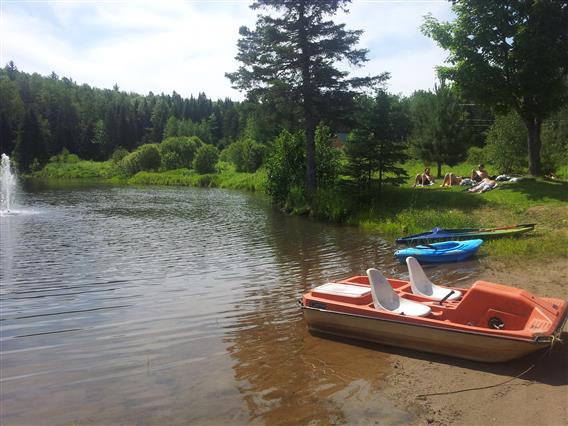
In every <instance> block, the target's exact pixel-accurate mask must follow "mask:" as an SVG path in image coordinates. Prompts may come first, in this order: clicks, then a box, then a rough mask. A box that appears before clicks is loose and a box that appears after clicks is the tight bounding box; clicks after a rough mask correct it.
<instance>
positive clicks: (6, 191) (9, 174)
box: [0, 154, 16, 213]
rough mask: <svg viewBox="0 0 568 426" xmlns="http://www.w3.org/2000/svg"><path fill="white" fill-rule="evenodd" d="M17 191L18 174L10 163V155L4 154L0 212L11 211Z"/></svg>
mask: <svg viewBox="0 0 568 426" xmlns="http://www.w3.org/2000/svg"><path fill="white" fill-rule="evenodd" d="M15 192H16V174H15V173H14V171H13V170H12V167H11V165H10V157H8V156H7V155H6V154H2V165H1V169H0V213H10V211H11V209H12V208H13V207H14V195H15Z"/></svg>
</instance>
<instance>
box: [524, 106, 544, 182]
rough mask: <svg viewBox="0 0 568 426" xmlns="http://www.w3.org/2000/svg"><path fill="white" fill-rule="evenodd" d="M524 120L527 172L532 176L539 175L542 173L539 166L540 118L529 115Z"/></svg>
mask: <svg viewBox="0 0 568 426" xmlns="http://www.w3.org/2000/svg"><path fill="white" fill-rule="evenodd" d="M524 122H525V126H527V133H528V138H527V142H528V153H529V173H530V174H531V175H533V176H540V175H541V174H542V169H541V167H540V147H541V142H540V129H541V125H542V120H540V119H539V118H535V117H530V118H526V119H525V120H524Z"/></svg>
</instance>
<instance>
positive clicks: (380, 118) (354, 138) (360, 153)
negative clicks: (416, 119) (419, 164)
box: [345, 90, 410, 191]
mask: <svg viewBox="0 0 568 426" xmlns="http://www.w3.org/2000/svg"><path fill="white" fill-rule="evenodd" d="M360 103H361V106H360V111H359V113H358V114H357V116H358V124H357V127H356V128H355V129H354V130H353V131H352V132H351V133H350V134H349V137H348V138H347V143H346V147H345V148H346V149H345V153H346V155H347V160H348V165H347V173H348V174H349V175H350V176H352V177H353V178H355V181H357V182H358V183H360V184H362V185H364V186H365V187H366V189H367V190H369V189H370V185H371V180H372V177H373V174H374V173H375V172H378V173H379V176H378V177H379V191H380V190H381V188H382V184H383V181H390V182H393V183H395V184H397V183H401V182H402V180H404V179H405V178H406V177H407V176H406V172H405V171H404V169H402V168H400V167H398V164H400V163H403V162H404V161H405V160H406V158H407V156H406V154H405V153H404V150H405V148H406V144H405V139H406V138H407V136H408V134H409V130H410V122H409V118H408V115H407V114H406V113H405V111H404V107H403V106H402V104H401V102H400V99H399V98H398V97H397V96H393V95H389V94H388V93H386V92H385V91H384V90H380V91H378V92H377V96H376V97H375V98H374V99H373V98H369V97H365V98H362V99H361V101H360ZM387 175H390V177H386V176H387Z"/></svg>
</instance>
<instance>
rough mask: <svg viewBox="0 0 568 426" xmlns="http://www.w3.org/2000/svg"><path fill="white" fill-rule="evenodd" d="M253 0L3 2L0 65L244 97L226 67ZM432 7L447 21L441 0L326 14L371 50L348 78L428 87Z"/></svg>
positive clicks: (103, 84) (145, 87) (378, 0)
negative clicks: (425, 25)
mask: <svg viewBox="0 0 568 426" xmlns="http://www.w3.org/2000/svg"><path fill="white" fill-rule="evenodd" d="M251 3H252V2H251V1H250V0H154V1H150V0H82V1H81V0H0V64H1V66H4V65H5V64H6V63H8V62H9V61H14V63H15V64H16V66H17V67H18V69H19V70H21V71H24V72H27V73H34V72H37V73H39V74H41V75H49V74H51V73H52V72H55V73H56V74H58V75H59V76H60V77H68V78H71V79H73V80H74V81H76V82H77V83H79V84H83V83H86V84H88V85H90V86H93V87H98V88H112V87H113V86H114V85H115V84H117V85H118V86H119V88H120V90H123V91H127V92H136V93H140V94H144V95H146V94H148V92H150V91H152V92H154V93H155V94H158V93H165V94H171V93H172V92H173V91H176V92H177V93H179V94H180V95H182V96H183V97H189V96H191V95H194V96H197V95H198V94H199V93H200V92H204V93H205V94H206V95H207V96H208V97H209V98H212V99H223V98H226V97H229V98H231V99H233V100H242V99H243V98H244V94H243V93H242V92H239V91H237V90H235V89H233V88H231V84H230V82H229V80H228V79H227V78H226V77H225V72H232V71H235V70H236V69H237V68H238V66H239V63H238V62H237V61H236V60H235V59H234V58H235V56H236V54H237V40H238V37H239V35H238V30H239V27H240V26H242V25H245V26H248V27H249V28H254V26H255V22H256V13H257V12H256V11H253V10H251V9H250V8H249V6H250V4H251ZM428 13H431V14H432V15H433V16H434V17H436V18H438V19H440V20H442V21H448V20H451V16H452V15H451V11H450V5H449V2H447V1H444V0H439V1H438V0H430V1H427V0H424V1H421V0H398V1H396V0H354V1H353V2H352V4H351V5H350V6H349V14H344V13H341V14H338V15H336V16H335V17H333V19H334V21H335V22H336V23H346V25H347V29H351V30H363V31H364V33H363V35H362V37H361V39H360V43H359V45H358V47H361V48H366V49H368V50H369V54H368V59H369V61H368V62H367V63H365V65H364V66H363V67H362V68H355V69H351V68H347V70H349V71H351V72H352V75H355V76H363V75H365V76H366V75H376V74H380V73H382V72H385V71H388V72H390V73H391V79H390V81H389V84H388V90H389V91H390V92H391V93H396V94H402V95H410V94H411V93H412V92H413V91H415V90H419V89H424V90H427V89H432V88H433V87H434V83H435V82H436V77H435V67H436V66H437V65H441V64H442V63H443V62H444V59H445V58H446V56H447V54H446V53H445V52H444V51H443V50H441V49H440V48H439V47H437V46H436V44H435V43H434V41H432V40H431V39H429V38H427V37H425V36H424V35H423V34H422V33H421V32H420V26H421V24H422V22H423V17H424V16H425V15H426V14H428Z"/></svg>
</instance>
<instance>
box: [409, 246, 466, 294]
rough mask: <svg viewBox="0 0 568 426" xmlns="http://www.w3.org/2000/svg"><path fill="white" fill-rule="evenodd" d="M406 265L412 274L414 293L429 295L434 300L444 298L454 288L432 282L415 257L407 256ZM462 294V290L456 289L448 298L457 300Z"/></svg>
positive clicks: (411, 285) (411, 282)
mask: <svg viewBox="0 0 568 426" xmlns="http://www.w3.org/2000/svg"><path fill="white" fill-rule="evenodd" d="M406 265H407V266H408V274H409V275H410V287H411V288H412V292H413V293H414V294H417V295H419V296H425V297H429V298H430V299H434V300H442V299H443V298H444V297H446V296H447V295H448V294H449V293H450V292H451V291H452V290H453V289H449V288H446V287H440V286H437V285H436V284H434V283H432V281H430V280H429V279H428V277H427V276H426V274H425V273H424V270H423V269H422V266H420V263H418V261H417V260H416V259H415V258H414V257H412V256H409V257H407V258H406ZM461 295H462V294H461V291H458V290H454V292H453V294H452V295H450V296H449V297H448V298H447V299H446V300H457V299H459V298H460V297H461Z"/></svg>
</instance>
